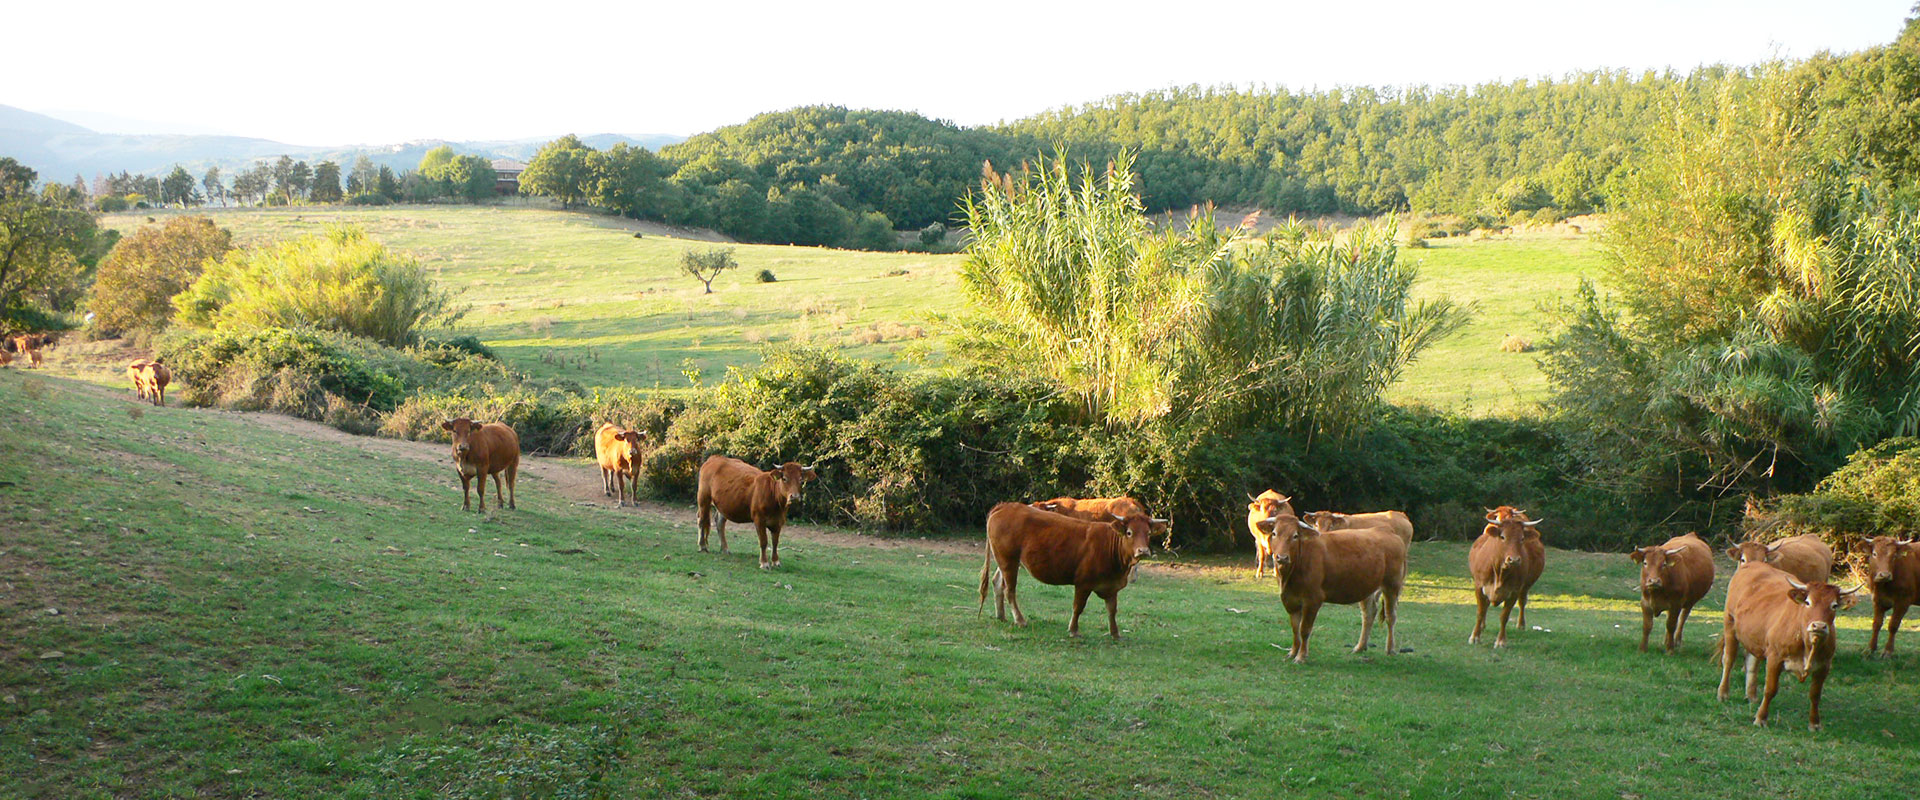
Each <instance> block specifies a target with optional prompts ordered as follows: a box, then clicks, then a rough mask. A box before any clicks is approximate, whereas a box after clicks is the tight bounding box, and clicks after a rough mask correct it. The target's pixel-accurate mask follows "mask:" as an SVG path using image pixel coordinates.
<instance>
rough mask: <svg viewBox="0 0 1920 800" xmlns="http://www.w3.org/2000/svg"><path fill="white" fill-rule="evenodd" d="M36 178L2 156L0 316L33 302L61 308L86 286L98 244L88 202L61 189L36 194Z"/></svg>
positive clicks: (30, 172)
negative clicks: (59, 304) (60, 303)
mask: <svg viewBox="0 0 1920 800" xmlns="http://www.w3.org/2000/svg"><path fill="white" fill-rule="evenodd" d="M37 177H38V175H37V173H35V172H34V171H33V170H32V169H29V168H27V167H26V166H24V165H22V164H20V163H19V162H17V161H15V160H13V159H12V158H5V157H0V314H9V315H10V314H13V313H15V312H16V311H17V310H19V309H20V308H22V307H23V306H25V305H26V303H27V302H28V301H29V300H38V301H41V302H43V303H44V302H48V301H50V300H51V301H54V302H53V303H49V305H57V301H58V300H59V299H60V298H61V297H62V296H65V295H68V294H70V293H71V292H72V291H73V290H74V287H75V286H76V285H81V286H83V285H84V278H85V277H86V273H87V270H88V259H89V257H90V256H91V255H92V251H93V248H94V247H95V246H96V243H97V241H98V239H99V233H98V231H99V229H98V227H97V226H96V225H95V224H94V219H93V215H92V214H89V213H87V211H86V209H85V199H84V198H83V197H81V196H79V195H77V194H76V193H75V192H73V190H72V189H71V188H70V187H67V186H64V185H60V184H54V185H49V186H48V187H47V188H46V189H45V190H44V191H39V192H36V191H34V181H35V180H36V179H37ZM52 310H55V311H59V310H63V309H60V308H58V307H55V308H53V309H52Z"/></svg>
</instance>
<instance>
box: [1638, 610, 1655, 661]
mask: <svg viewBox="0 0 1920 800" xmlns="http://www.w3.org/2000/svg"><path fill="white" fill-rule="evenodd" d="M1659 615H1660V612H1658V611H1655V610H1653V606H1650V605H1647V604H1646V603H1641V604H1640V652H1642V653H1644V652H1647V640H1648V639H1650V638H1652V637H1653V618H1654V617H1657V616H1659Z"/></svg>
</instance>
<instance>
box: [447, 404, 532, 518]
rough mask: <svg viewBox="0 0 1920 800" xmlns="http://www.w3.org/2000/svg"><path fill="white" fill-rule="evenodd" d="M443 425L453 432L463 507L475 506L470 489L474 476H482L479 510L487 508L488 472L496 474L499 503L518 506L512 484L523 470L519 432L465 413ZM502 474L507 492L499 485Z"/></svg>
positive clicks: (496, 497)
mask: <svg viewBox="0 0 1920 800" xmlns="http://www.w3.org/2000/svg"><path fill="white" fill-rule="evenodd" d="M440 428H441V430H445V431H448V432H450V433H452V434H453V465H454V468H455V469H458V470H459V471H460V508H461V510H463V511H464V510H467V509H470V508H472V507H473V506H472V499H471V498H470V497H469V496H468V491H469V489H470V488H471V487H472V484H473V481H474V479H475V478H478V479H479V480H480V486H479V488H480V510H481V511H483V512H484V511H486V510H487V476H488V475H492V476H493V496H494V499H495V500H496V501H498V502H497V503H496V505H504V506H506V507H507V508H517V507H518V506H516V505H514V491H513V484H514V479H515V478H516V477H517V476H518V474H519V472H520V435H519V434H517V433H514V432H513V429H512V428H509V427H507V426H506V425H505V424H504V423H499V422H489V423H487V424H485V425H482V424H480V423H478V422H474V421H473V420H470V419H467V418H466V417H460V418H458V419H451V420H447V421H446V422H442V423H440ZM502 475H504V476H505V477H506V483H507V488H506V491H505V492H502V491H501V489H500V478H501V476H502Z"/></svg>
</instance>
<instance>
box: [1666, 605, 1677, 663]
mask: <svg viewBox="0 0 1920 800" xmlns="http://www.w3.org/2000/svg"><path fill="white" fill-rule="evenodd" d="M1679 631H1680V610H1679V609H1676V608H1669V609H1667V652H1668V653H1672V652H1673V648H1675V647H1677V646H1679V644H1680V635H1679Z"/></svg>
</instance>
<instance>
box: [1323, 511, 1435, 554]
mask: <svg viewBox="0 0 1920 800" xmlns="http://www.w3.org/2000/svg"><path fill="white" fill-rule="evenodd" d="M1302 519H1305V520H1306V521H1307V524H1309V525H1312V526H1313V527H1315V528H1319V529H1320V530H1323V531H1346V530H1354V529H1357V528H1382V529H1385V530H1387V531H1391V532H1392V533H1393V535H1395V536H1398V537H1400V541H1403V542H1406V543H1407V546H1408V547H1412V546H1413V520H1411V519H1408V518H1407V515H1406V514H1405V513H1403V512H1399V511H1370V512H1368V513H1365V514H1342V513H1339V512H1337V511H1315V512H1313V513H1311V514H1308V515H1306V516H1305V517H1302Z"/></svg>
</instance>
